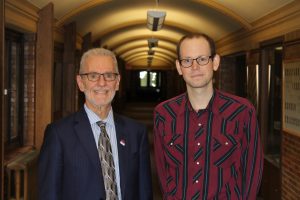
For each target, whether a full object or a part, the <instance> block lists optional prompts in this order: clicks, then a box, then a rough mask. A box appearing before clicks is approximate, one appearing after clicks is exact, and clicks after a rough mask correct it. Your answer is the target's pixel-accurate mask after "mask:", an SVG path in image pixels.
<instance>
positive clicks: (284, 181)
mask: <svg viewBox="0 0 300 200" xmlns="http://www.w3.org/2000/svg"><path fill="white" fill-rule="evenodd" d="M281 159H282V167H281V168H282V169H281V173H282V178H281V185H282V186H281V189H282V191H281V194H282V196H281V197H282V199H287V200H294V199H295V200H298V199H299V198H300V138H299V137H296V136H293V135H291V134H288V133H285V132H283V138H282V158H281Z"/></svg>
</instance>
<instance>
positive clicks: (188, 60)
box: [179, 56, 213, 68]
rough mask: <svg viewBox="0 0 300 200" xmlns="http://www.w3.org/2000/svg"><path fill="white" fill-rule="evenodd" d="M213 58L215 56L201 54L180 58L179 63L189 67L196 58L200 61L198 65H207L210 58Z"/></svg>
mask: <svg viewBox="0 0 300 200" xmlns="http://www.w3.org/2000/svg"><path fill="white" fill-rule="evenodd" d="M210 58H213V56H199V57H197V58H184V59H179V63H180V65H181V66H182V67H184V68H188V67H191V66H192V65H193V62H194V60H196V62H197V63H198V65H201V66H203V65H206V64H207V63H209V59H210Z"/></svg>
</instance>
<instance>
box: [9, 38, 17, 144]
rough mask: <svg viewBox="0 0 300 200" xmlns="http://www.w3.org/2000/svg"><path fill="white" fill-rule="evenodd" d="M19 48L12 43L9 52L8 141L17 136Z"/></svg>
mask: <svg viewBox="0 0 300 200" xmlns="http://www.w3.org/2000/svg"><path fill="white" fill-rule="evenodd" d="M18 50H19V46H18V44H17V43H15V42H13V43H12V46H11V52H10V56H11V57H10V66H9V67H10V69H9V70H10V83H9V85H10V88H11V91H10V92H11V96H10V130H11V133H10V139H14V138H16V137H17V136H18V113H19V107H18V103H19V94H18V86H19V68H18V66H19V52H18Z"/></svg>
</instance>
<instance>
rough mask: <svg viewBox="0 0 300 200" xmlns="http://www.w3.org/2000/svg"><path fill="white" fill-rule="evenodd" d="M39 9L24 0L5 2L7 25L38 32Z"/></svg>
mask: <svg viewBox="0 0 300 200" xmlns="http://www.w3.org/2000/svg"><path fill="white" fill-rule="evenodd" d="M38 10H39V9H38V8H36V7H34V6H33V5H32V4H30V3H29V2H28V1H24V0H6V1H5V23H6V25H8V26H15V27H18V28H20V29H23V30H26V31H29V32H36V24H37V21H38V14H37V13H38Z"/></svg>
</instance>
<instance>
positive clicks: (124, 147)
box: [114, 113, 130, 199]
mask: <svg viewBox="0 0 300 200" xmlns="http://www.w3.org/2000/svg"><path fill="white" fill-rule="evenodd" d="M114 121H115V128H116V134H117V144H118V156H119V171H120V182H121V192H122V197H123V199H124V197H125V186H126V178H127V173H126V172H127V163H128V162H130V161H129V160H127V158H128V142H129V141H127V140H128V138H127V135H126V134H125V133H126V132H127V130H126V129H125V124H124V123H125V122H124V120H122V118H121V117H120V116H119V115H117V114H115V113H114Z"/></svg>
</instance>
